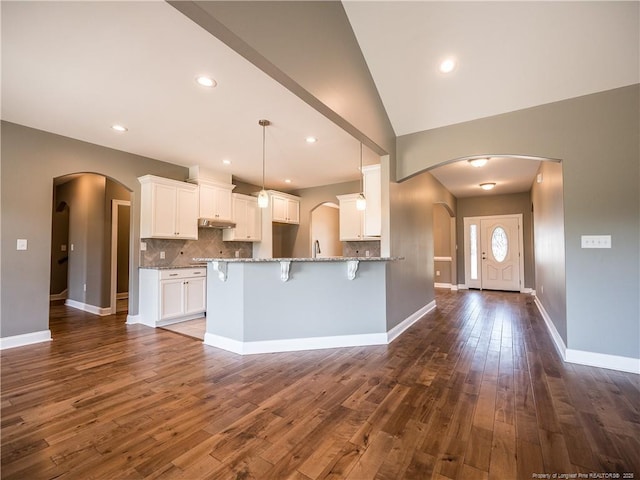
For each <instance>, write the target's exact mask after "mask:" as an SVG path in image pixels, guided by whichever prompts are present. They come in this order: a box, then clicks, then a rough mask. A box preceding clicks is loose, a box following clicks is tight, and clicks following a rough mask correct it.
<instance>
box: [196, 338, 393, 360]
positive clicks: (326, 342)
mask: <svg viewBox="0 0 640 480" xmlns="http://www.w3.org/2000/svg"><path fill="white" fill-rule="evenodd" d="M204 344H205V345H210V346H212V347H217V348H221V349H223V350H227V351H229V352H233V353H237V354H240V355H253V354H258V353H276V352H297V351H300V350H321V349H325V348H340V347H362V346H367V345H386V344H387V336H386V334H384V333H368V334H362V335H338V336H334V337H309V338H288V339H282V340H263V341H256V342H241V341H239V340H234V339H231V338H227V337H222V336H219V335H215V334H212V333H205V335H204Z"/></svg>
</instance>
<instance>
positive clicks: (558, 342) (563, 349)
mask: <svg viewBox="0 0 640 480" xmlns="http://www.w3.org/2000/svg"><path fill="white" fill-rule="evenodd" d="M533 301H534V303H535V304H536V307H538V311H539V312H540V315H541V316H542V319H543V320H544V323H545V325H546V326H547V330H548V331H549V334H550V335H551V339H552V340H553V344H554V345H555V347H556V350H557V351H558V353H559V354H560V357H561V358H562V360H564V361H565V362H566V361H567V346H566V345H565V343H564V340H562V337H561V336H560V333H558V330H557V329H556V326H555V325H554V324H553V321H552V320H551V317H550V316H549V314H548V313H547V311H546V310H545V309H544V307H543V306H542V303H541V302H540V299H539V298H538V297H535V298H534V299H533Z"/></svg>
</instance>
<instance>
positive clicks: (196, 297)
mask: <svg viewBox="0 0 640 480" xmlns="http://www.w3.org/2000/svg"><path fill="white" fill-rule="evenodd" d="M206 280H207V279H206V277H194V278H187V279H186V280H185V281H184V314H185V315H192V314H194V313H200V312H204V311H205V310H206V308H207V306H206V305H207V304H206V296H207V281H206Z"/></svg>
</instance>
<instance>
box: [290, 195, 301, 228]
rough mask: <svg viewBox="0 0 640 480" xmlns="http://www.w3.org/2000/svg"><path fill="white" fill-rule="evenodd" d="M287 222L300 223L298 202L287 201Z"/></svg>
mask: <svg viewBox="0 0 640 480" xmlns="http://www.w3.org/2000/svg"><path fill="white" fill-rule="evenodd" d="M287 222H288V223H300V202H298V201H296V200H291V199H287Z"/></svg>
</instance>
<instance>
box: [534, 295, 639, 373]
mask: <svg viewBox="0 0 640 480" xmlns="http://www.w3.org/2000/svg"><path fill="white" fill-rule="evenodd" d="M534 293H535V292H534ZM534 302H535V304H536V306H537V307H538V310H539V311H540V315H541V316H542V318H543V319H544V323H545V324H546V326H547V330H549V334H550V335H551V339H552V340H553V343H554V345H555V347H556V350H557V351H558V353H559V354H560V357H562V360H564V361H565V362H568V363H576V364H578V365H586V366H589V367H599V368H607V369H609V370H618V371H620V372H628V373H635V374H636V375H640V358H630V357H622V356H620V355H610V354H606V353H597V352H586V351H584V350H574V349H571V348H567V346H566V345H565V343H564V340H562V337H561V336H560V334H559V333H558V330H557V329H556V327H555V325H554V324H553V322H552V321H551V317H549V314H548V313H547V311H546V310H545V309H544V307H543V306H542V303H541V302H540V300H539V299H538V297H535V298H534Z"/></svg>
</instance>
